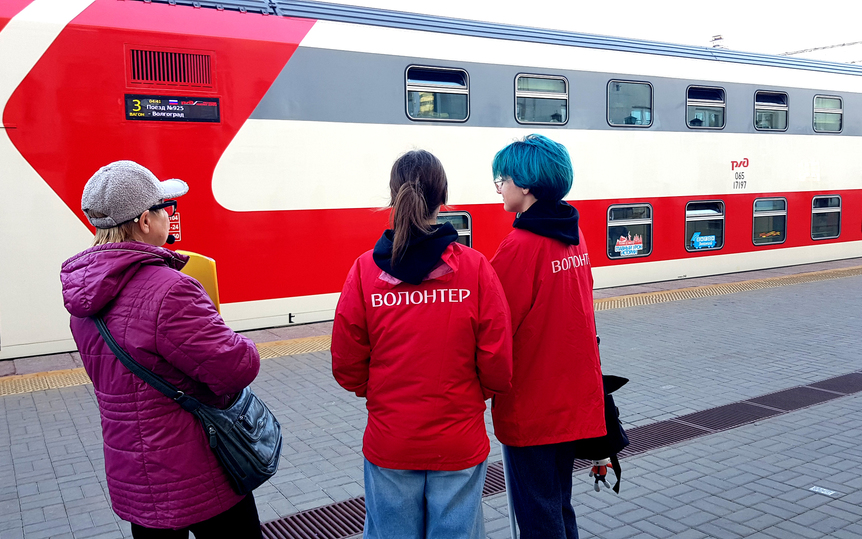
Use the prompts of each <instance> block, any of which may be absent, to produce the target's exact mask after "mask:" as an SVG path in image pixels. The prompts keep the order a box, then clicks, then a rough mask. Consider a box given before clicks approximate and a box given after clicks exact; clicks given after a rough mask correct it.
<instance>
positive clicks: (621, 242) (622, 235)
mask: <svg viewBox="0 0 862 539" xmlns="http://www.w3.org/2000/svg"><path fill="white" fill-rule="evenodd" d="M607 238H608V258H633V257H637V256H647V255H649V254H650V253H651V252H652V207H651V206H650V205H649V204H633V205H631V206H611V207H610V208H608V236H607Z"/></svg>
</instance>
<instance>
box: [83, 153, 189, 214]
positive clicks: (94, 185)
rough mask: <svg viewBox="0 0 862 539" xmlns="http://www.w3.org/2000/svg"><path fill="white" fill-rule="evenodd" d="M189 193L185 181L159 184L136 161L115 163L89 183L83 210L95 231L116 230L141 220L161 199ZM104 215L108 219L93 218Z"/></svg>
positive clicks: (105, 168)
mask: <svg viewBox="0 0 862 539" xmlns="http://www.w3.org/2000/svg"><path fill="white" fill-rule="evenodd" d="M188 192H189V186H188V184H187V183H186V182H184V181H182V180H177V179H171V180H165V181H159V179H158V178H156V177H155V175H154V174H153V173H152V172H150V171H149V170H147V169H146V168H145V167H142V166H141V165H139V164H137V163H135V162H134V161H114V162H113V163H111V164H110V165H105V166H103V167H102V168H100V169H99V170H98V172H96V173H95V174H93V177H92V178H90V179H89V180H87V185H85V186H84V194H83V196H81V210H83V211H84V215H86V216H87V219H89V220H90V223H91V224H92V225H93V226H94V227H96V228H113V227H115V226H117V225H121V224H123V223H125V222H127V221H131V220H132V219H134V218H136V217H138V216H139V215H141V214H142V213H144V212H145V211H146V210H148V209H150V208H151V207H153V206H155V205H156V204H158V203H159V202H161V201H162V200H167V199H171V198H177V197H179V196H182V195H184V194H186V193H188ZM95 214H101V215H104V216H105V217H94V215H95Z"/></svg>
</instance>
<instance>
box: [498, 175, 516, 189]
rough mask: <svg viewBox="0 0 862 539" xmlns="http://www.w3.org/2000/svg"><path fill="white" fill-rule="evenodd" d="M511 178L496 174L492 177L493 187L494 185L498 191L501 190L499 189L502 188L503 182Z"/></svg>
mask: <svg viewBox="0 0 862 539" xmlns="http://www.w3.org/2000/svg"><path fill="white" fill-rule="evenodd" d="M511 179H512V178H503V177H501V176H497V177H496V178H495V179H494V187H496V188H497V191H499V190H501V189H502V188H503V184H504V183H505V182H507V181H508V180H511Z"/></svg>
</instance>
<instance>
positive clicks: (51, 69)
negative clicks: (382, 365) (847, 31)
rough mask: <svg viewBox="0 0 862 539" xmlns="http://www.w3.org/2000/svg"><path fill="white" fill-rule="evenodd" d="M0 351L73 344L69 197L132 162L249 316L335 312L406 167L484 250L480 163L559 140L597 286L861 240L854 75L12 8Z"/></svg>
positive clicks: (501, 215) (859, 107)
mask: <svg viewBox="0 0 862 539" xmlns="http://www.w3.org/2000/svg"><path fill="white" fill-rule="evenodd" d="M0 111H2V126H0V193H2V195H0V200H2V210H0V346H2V348H0V359H2V358H12V357H20V356H25V355H35V354H44V353H52V352H59V351H65V350H71V349H73V348H74V343H73V342H72V340H71V338H70V334H69V331H68V315H67V313H66V311H65V310H64V308H63V305H62V300H61V298H60V286H59V280H58V271H59V266H60V263H61V262H62V261H63V260H65V259H66V258H67V257H69V256H71V255H73V254H74V253H76V252H78V251H80V250H82V249H84V248H86V247H87V246H88V245H89V243H90V241H91V238H92V230H91V229H90V228H89V227H88V225H87V223H86V222H85V220H84V219H83V215H82V214H81V211H80V209H79V208H80V197H81V191H82V188H83V185H84V183H85V182H86V180H87V179H88V178H89V177H90V175H92V173H93V172H94V171H95V170H97V169H98V168H99V167H100V166H102V165H104V164H106V163H108V162H111V161H114V160H117V159H132V160H136V161H138V162H140V163H142V164H144V165H145V166H147V167H149V168H150V169H151V170H153V172H155V173H156V175H158V176H160V177H162V178H167V177H178V178H182V179H184V180H186V181H187V182H188V183H189V184H190V185H191V191H190V193H189V194H188V195H186V196H184V197H183V198H182V199H181V200H180V205H179V216H178V218H177V220H176V221H175V222H174V223H173V226H174V227H175V230H176V234H177V235H178V236H179V241H178V242H177V243H175V244H174V245H173V248H179V249H183V250H189V251H195V252H199V253H202V254H205V255H208V256H211V257H213V258H215V259H216V260H217V263H218V271H219V281H220V292H221V299H222V306H223V309H222V310H223V315H224V317H225V319H226V320H227V321H228V323H229V324H230V325H231V326H232V327H234V328H235V329H251V328H259V327H271V326H276V325H284V324H295V323H306V322H312V321H317V320H326V319H330V318H331V317H332V312H333V309H334V306H335V302H336V300H337V297H338V292H339V290H340V288H341V285H342V282H343V278H344V276H345V273H346V271H347V269H348V268H349V266H350V264H351V263H352V261H353V260H354V258H355V257H356V256H357V255H359V254H360V253H361V252H362V251H364V250H366V249H368V248H370V247H371V246H372V245H373V244H374V241H375V240H376V238H377V237H378V235H379V234H380V232H381V230H382V229H383V228H384V227H385V226H386V222H387V215H388V214H387V212H385V211H383V212H382V211H378V209H379V208H380V207H381V206H385V205H386V203H387V197H388V186H387V184H388V172H389V167H390V165H391V163H392V162H393V160H394V159H395V158H396V157H397V156H398V155H399V154H400V153H402V152H404V151H406V150H409V149H412V148H424V149H427V150H430V151H431V152H433V153H435V154H436V155H437V156H438V157H440V159H441V160H442V161H443V164H444V165H445V167H446V170H447V173H448V175H449V181H450V197H449V198H450V204H451V207H450V208H449V210H450V211H449V212H448V213H446V214H444V215H443V216H442V218H446V219H450V220H452V221H453V222H454V223H455V224H456V226H457V227H458V228H460V229H461V231H462V234H463V237H462V240H463V241H464V242H465V243H469V244H470V245H472V246H473V247H475V248H477V249H479V250H480V251H482V252H483V253H485V254H486V255H487V256H491V255H492V254H493V253H494V250H495V248H496V246H497V245H498V243H499V242H500V240H501V239H502V238H503V237H504V236H505V234H507V233H508V231H509V230H510V227H511V221H512V216H511V215H509V214H506V213H505V212H504V211H503V210H502V206H501V204H500V202H501V201H500V197H499V195H497V194H496V192H495V190H494V187H493V184H492V179H493V178H492V177H491V171H490V163H491V159H492V158H493V156H494V153H495V152H496V151H497V150H499V149H500V148H501V147H503V146H504V145H506V144H507V143H509V142H511V141H512V140H513V139H515V138H517V137H521V136H523V135H526V134H528V133H531V132H540V133H543V134H545V135H548V136H549V137H551V138H553V139H555V140H558V141H560V142H562V143H564V144H565V145H566V146H567V147H568V148H569V151H570V152H571V155H572V158H573V161H574V166H575V184H574V187H573V189H572V191H571V193H570V194H569V196H568V197H567V198H568V199H569V200H571V201H573V203H574V205H575V206H576V207H577V208H578V209H579V211H580V214H581V219H582V221H581V222H582V225H581V226H582V229H583V231H584V235H585V236H586V241H587V243H588V245H589V246H590V254H591V256H590V262H591V264H592V266H593V273H594V275H595V280H596V286H597V287H610V286H617V285H624V284H632V283H640V282H650V281H659V280H668V279H677V278H683V277H693V276H702V275H709V274H718V273H725V272H734V271H743V270H751V269H757V268H766V267H773V266H783V265H791V264H800V263H807V262H814V261H821V260H832V259H839V258H849V257H858V256H862V181H860V180H862V160H860V159H859V155H860V140H862V138H860V137H862V67H859V66H853V65H846V64H831V63H825V62H817V61H810V60H794V59H789V58H783V57H773V56H761V55H755V54H748V53H740V52H734V51H728V50H716V49H706V48H697V47H686V46H676V45H669V44H660V43H652V42H643V41H633V40H625V39H618V38H603V37H597V36H590V35H584V34H576V33H571V32H558V31H552V30H540V29H533V28H520V27H512V26H506V25H499V24H490V23H481V22H473V21H464V20H457V19H447V18H441V17H428V16H419V15H411V14H407V13H397V12H390V11H382V10H374V9H367V8H350V7H345V6H338V5H330V4H323V3H316V2H296V1H281V0H245V1H227V0H225V1H221V2H218V3H216V2H207V1H201V2H192V1H186V0H176V1H174V0H170V1H168V0H165V1H163V2H160V1H156V0H153V1H139V0H0Z"/></svg>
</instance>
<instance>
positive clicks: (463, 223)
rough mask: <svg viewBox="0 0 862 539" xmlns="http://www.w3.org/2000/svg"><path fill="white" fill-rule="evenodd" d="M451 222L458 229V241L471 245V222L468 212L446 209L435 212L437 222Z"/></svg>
mask: <svg viewBox="0 0 862 539" xmlns="http://www.w3.org/2000/svg"><path fill="white" fill-rule="evenodd" d="M443 223H451V224H452V226H454V227H455V230H457V231H458V239H457V240H456V241H457V242H458V243H460V244H462V245H466V246H467V247H472V246H473V226H472V225H473V223H472V219H471V218H470V214H469V213H467V212H465V211H447V212H440V213H438V214H437V224H443Z"/></svg>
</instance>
